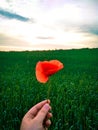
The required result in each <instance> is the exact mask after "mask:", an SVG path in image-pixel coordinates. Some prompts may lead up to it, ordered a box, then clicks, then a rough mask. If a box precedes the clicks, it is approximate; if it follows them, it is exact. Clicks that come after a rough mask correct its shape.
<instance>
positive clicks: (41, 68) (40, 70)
mask: <svg viewBox="0 0 98 130" xmlns="http://www.w3.org/2000/svg"><path fill="white" fill-rule="evenodd" d="M62 68H63V64H62V63H61V62H60V61H58V60H50V61H39V62H38V63H37V64H36V78H37V80H38V81H39V82H41V83H46V82H47V81H48V79H49V76H51V75H53V74H55V73H56V72H58V71H59V70H61V69H62Z"/></svg>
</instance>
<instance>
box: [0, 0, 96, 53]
mask: <svg viewBox="0 0 98 130" xmlns="http://www.w3.org/2000/svg"><path fill="white" fill-rule="evenodd" d="M97 8H98V0H78V1H77V0H28V1H27V0H22V1H21V0H17V1H16V0H1V4H0V50H8V51H9V50H46V49H72V48H87V47H88V48H96V47H98V11H97Z"/></svg>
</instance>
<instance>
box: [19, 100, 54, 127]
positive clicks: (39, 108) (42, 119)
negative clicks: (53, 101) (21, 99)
mask: <svg viewBox="0 0 98 130" xmlns="http://www.w3.org/2000/svg"><path fill="white" fill-rule="evenodd" d="M50 110H51V106H50V100H44V101H42V102H40V103H38V104H36V105H35V106H34V107H32V108H31V109H30V110H29V111H28V112H27V113H26V114H25V116H24V117H23V120H22V123H21V127H20V130H47V128H48V127H49V126H50V125H51V121H50V118H51V117H52V114H51V113H50V112H49V111H50Z"/></svg>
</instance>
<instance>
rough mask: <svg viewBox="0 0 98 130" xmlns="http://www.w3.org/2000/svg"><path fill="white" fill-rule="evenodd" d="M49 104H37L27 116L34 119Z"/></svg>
mask: <svg viewBox="0 0 98 130" xmlns="http://www.w3.org/2000/svg"><path fill="white" fill-rule="evenodd" d="M46 103H47V100H44V101H42V102H40V103H38V104H36V105H35V106H34V107H32V108H31V109H30V110H29V111H28V112H27V113H26V116H28V117H29V118H34V117H35V116H36V115H37V113H38V111H39V110H40V109H41V108H42V107H43V106H44V105H45V104H46ZM48 103H50V100H48Z"/></svg>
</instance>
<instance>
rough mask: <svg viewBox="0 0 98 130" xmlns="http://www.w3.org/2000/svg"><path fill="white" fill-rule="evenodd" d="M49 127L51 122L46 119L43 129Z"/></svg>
mask: <svg viewBox="0 0 98 130" xmlns="http://www.w3.org/2000/svg"><path fill="white" fill-rule="evenodd" d="M50 125H51V121H50V120H49V119H48V120H46V121H45V127H47V128H48V127H49V126H50Z"/></svg>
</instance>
